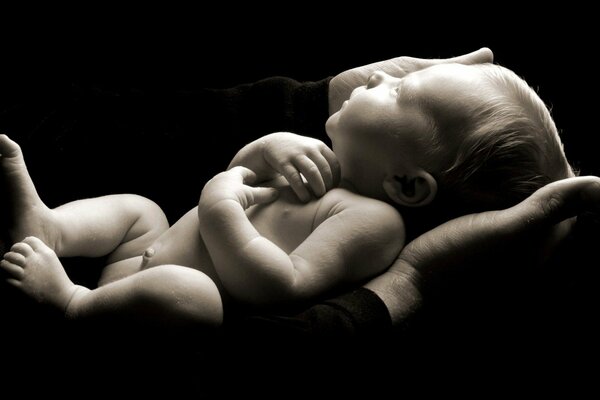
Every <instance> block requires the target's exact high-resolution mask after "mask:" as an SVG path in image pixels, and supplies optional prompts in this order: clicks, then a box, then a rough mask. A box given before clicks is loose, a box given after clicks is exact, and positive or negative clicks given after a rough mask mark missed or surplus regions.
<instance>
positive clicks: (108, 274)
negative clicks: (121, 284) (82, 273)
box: [98, 256, 142, 286]
mask: <svg viewBox="0 0 600 400" xmlns="http://www.w3.org/2000/svg"><path fill="white" fill-rule="evenodd" d="M141 270H142V256H136V257H130V258H126V259H124V260H120V261H117V262H114V263H110V264H108V265H106V266H105V267H104V268H103V269H102V273H101V274H100V279H99V280H98V286H104V285H106V284H107V283H111V282H114V281H118V280H119V279H123V278H125V277H128V276H130V275H133V274H135V273H136V272H139V271H141Z"/></svg>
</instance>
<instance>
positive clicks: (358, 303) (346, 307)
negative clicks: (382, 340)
mask: <svg viewBox="0 0 600 400" xmlns="http://www.w3.org/2000/svg"><path fill="white" fill-rule="evenodd" d="M230 328H233V329H235V330H237V331H238V333H240V334H243V335H245V336H248V337H260V338H263V339H264V338H267V339H268V338H275V339H278V340H279V339H283V338H304V339H317V340H318V339H327V338H366V337H370V336H377V337H382V336H384V335H388V334H390V333H391V332H392V321H391V319H390V315H389V313H388V310H387V308H386V306H385V304H384V303H383V301H382V300H381V299H380V298H379V297H378V296H377V295H376V294H375V293H373V292H372V291H371V290H369V289H366V288H360V289H357V290H355V291H353V292H350V293H347V294H345V295H342V296H339V297H336V298H334V299H331V300H327V301H323V302H322V303H319V304H317V305H314V306H312V307H310V308H308V309H307V310H305V311H303V312H301V313H299V314H297V315H295V316H292V317H287V316H276V315H264V316H251V317H246V318H244V319H242V320H240V321H238V322H236V323H233V324H232V326H231V327H230Z"/></svg>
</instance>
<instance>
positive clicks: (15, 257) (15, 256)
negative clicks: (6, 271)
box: [4, 251, 27, 267]
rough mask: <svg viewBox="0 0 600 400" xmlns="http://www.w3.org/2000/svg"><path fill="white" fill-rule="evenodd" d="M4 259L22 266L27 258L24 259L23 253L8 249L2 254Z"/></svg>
mask: <svg viewBox="0 0 600 400" xmlns="http://www.w3.org/2000/svg"><path fill="white" fill-rule="evenodd" d="M4 261H7V262H9V263H11V264H14V265H17V266H19V267H23V266H24V265H25V263H26V261H27V260H26V259H25V256H24V255H23V254H21V253H17V252H16V251H9V252H8V253H6V254H5V255H4Z"/></svg>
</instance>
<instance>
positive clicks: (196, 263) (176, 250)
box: [145, 190, 318, 294]
mask: <svg viewBox="0 0 600 400" xmlns="http://www.w3.org/2000/svg"><path fill="white" fill-rule="evenodd" d="M317 206H318V201H314V202H311V203H308V204H303V203H300V202H299V201H298V200H297V198H296V196H295V195H293V193H292V192H291V190H282V192H281V195H280V197H279V199H278V200H277V201H275V202H273V203H270V204H265V205H260V206H255V207H251V208H250V209H248V210H247V211H246V214H247V215H248V219H249V220H250V222H251V223H252V224H253V225H254V227H255V228H256V230H257V231H258V232H259V233H260V234H261V235H263V236H264V237H266V238H267V239H269V240H271V241H272V242H273V243H274V244H275V245H277V246H278V247H280V248H281V249H282V250H283V251H285V252H287V253H288V254H289V253H290V252H291V251H293V250H294V249H295V248H296V247H297V246H298V245H300V243H302V242H303V241H304V240H305V239H306V238H307V237H308V235H310V233H311V230H312V229H311V228H312V222H313V220H314V215H315V211H316V208H317ZM198 225H199V220H198V207H195V208H193V209H192V210H190V211H189V212H187V213H186V214H185V215H184V216H183V217H181V218H180V219H179V221H177V222H176V223H175V224H174V225H173V226H171V227H170V228H169V229H168V230H167V231H166V232H165V233H163V234H162V235H161V236H160V237H159V238H158V239H157V240H156V241H155V242H154V243H153V244H152V245H151V246H150V247H151V248H152V249H154V255H153V256H152V257H151V258H150V260H149V261H148V263H147V265H146V266H145V268H150V267H154V266H157V265H164V264H175V265H181V266H186V267H190V268H194V269H197V270H199V271H202V272H204V273H205V274H206V275H208V276H209V277H210V278H211V279H212V280H213V281H214V282H215V284H216V285H217V287H218V288H219V290H220V291H221V293H222V294H223V293H224V290H223V285H222V283H221V280H220V279H219V276H218V275H217V273H216V270H215V267H214V264H213V262H212V260H211V258H210V255H209V253H208V250H207V249H206V246H205V245H204V241H203V240H202V237H201V235H200V229H199V226H198Z"/></svg>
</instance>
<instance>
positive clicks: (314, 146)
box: [261, 132, 340, 202]
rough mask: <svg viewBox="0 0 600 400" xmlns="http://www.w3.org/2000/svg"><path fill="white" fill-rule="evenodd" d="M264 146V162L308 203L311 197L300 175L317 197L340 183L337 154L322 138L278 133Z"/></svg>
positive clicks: (263, 139) (267, 138)
mask: <svg viewBox="0 0 600 400" xmlns="http://www.w3.org/2000/svg"><path fill="white" fill-rule="evenodd" d="M261 147H262V156H263V158H264V160H265V161H266V162H267V164H268V165H269V166H270V167H271V168H273V169H274V170H275V171H277V172H278V173H280V174H281V175H283V176H284V177H285V179H286V180H287V181H288V182H289V184H290V186H291V187H292V190H294V192H295V193H296V195H297V196H298V198H299V199H300V200H301V201H304V202H307V201H309V200H310V197H311V196H310V194H309V192H308V189H307V188H306V185H305V183H304V181H303V180H302V177H301V176H300V174H302V175H303V176H304V178H305V179H306V182H307V183H308V186H309V187H310V188H311V190H312V192H313V193H314V194H315V195H316V196H317V197H321V196H323V195H324V194H325V193H326V192H327V191H328V190H330V189H333V188H334V187H336V186H337V185H338V183H339V181H340V165H339V163H338V161H337V158H336V156H335V154H334V153H333V151H332V150H331V149H330V148H329V147H327V145H326V144H325V143H323V142H321V141H320V140H318V139H314V138H311V137H307V136H300V135H296V134H293V133H289V132H278V133H272V134H270V135H267V136H265V137H263V138H262V146H261Z"/></svg>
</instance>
